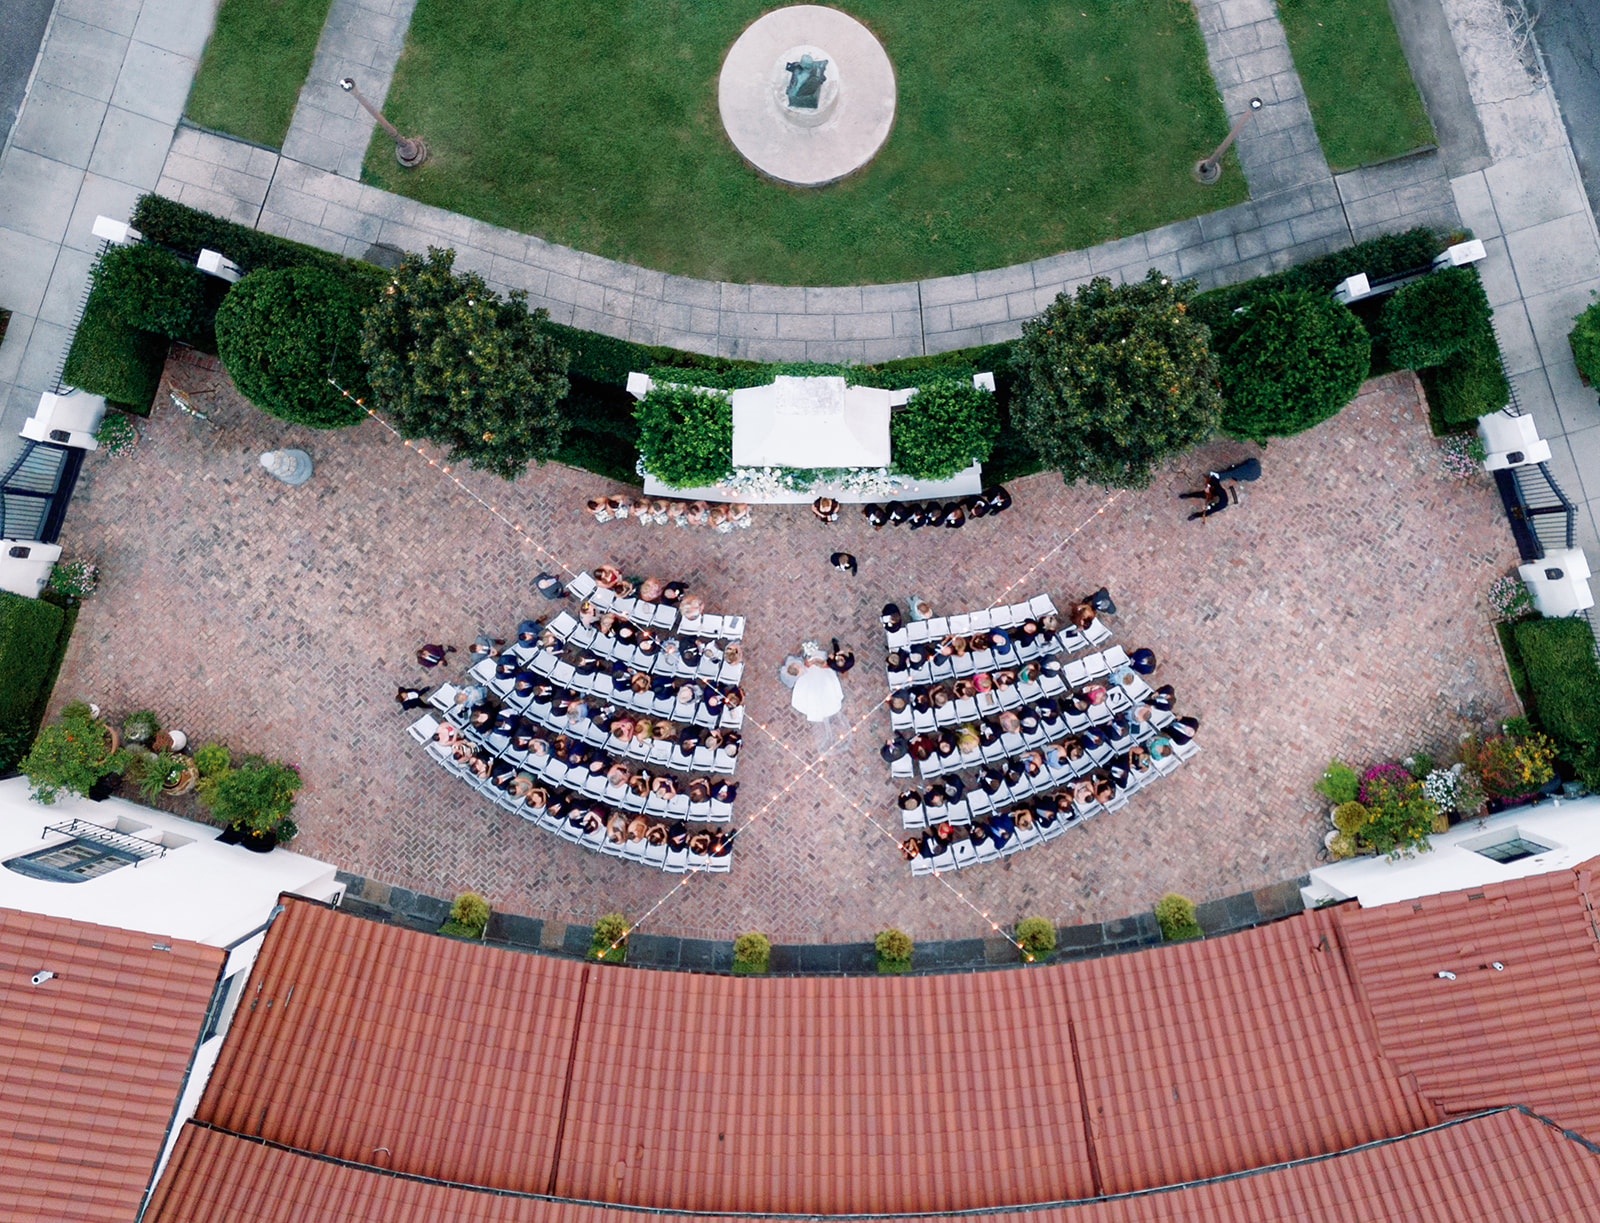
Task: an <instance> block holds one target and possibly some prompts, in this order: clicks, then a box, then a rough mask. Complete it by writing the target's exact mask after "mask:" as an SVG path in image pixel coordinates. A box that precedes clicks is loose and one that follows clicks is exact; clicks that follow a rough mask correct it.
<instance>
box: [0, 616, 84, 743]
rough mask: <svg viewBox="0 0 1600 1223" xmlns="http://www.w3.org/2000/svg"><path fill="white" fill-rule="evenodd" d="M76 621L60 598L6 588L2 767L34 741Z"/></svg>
mask: <svg viewBox="0 0 1600 1223" xmlns="http://www.w3.org/2000/svg"><path fill="white" fill-rule="evenodd" d="M71 627H72V623H71V620H70V619H69V613H67V612H66V611H64V610H63V609H61V608H59V607H57V606H56V605H55V604H54V603H46V602H44V601H43V600H41V599H29V598H24V597H23V596H22V595H17V594H12V593H11V592H10V591H9V590H0V773H6V772H9V771H10V770H11V769H12V768H13V767H15V765H16V763H17V761H19V760H21V759H22V757H23V756H24V755H25V754H26V753H27V751H28V745H29V744H30V743H32V742H33V735H34V732H35V731H36V730H37V729H38V728H39V719H40V717H41V716H42V715H43V713H44V707H45V705H46V704H47V703H48V702H49V699H50V689H51V688H52V687H53V686H54V684H55V677H56V667H57V665H58V664H59V663H60V660H61V654H62V651H63V650H65V648H66V637H67V635H68V633H69V632H70V631H71Z"/></svg>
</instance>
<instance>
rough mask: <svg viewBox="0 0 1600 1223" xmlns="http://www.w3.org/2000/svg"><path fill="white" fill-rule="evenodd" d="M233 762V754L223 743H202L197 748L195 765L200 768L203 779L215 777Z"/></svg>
mask: <svg viewBox="0 0 1600 1223" xmlns="http://www.w3.org/2000/svg"><path fill="white" fill-rule="evenodd" d="M232 762H233V756H232V755H231V754H230V753H229V751H228V749H227V748H226V747H225V746H224V745H223V744H221V743H202V744H201V745H200V746H199V747H198V748H196V749H195V753H194V767H195V768H197V769H199V770H200V777H201V779H202V780H203V779H205V778H207V777H215V776H217V774H219V773H221V772H222V771H223V770H224V769H226V768H227V767H228V765H229V764H231V763H232Z"/></svg>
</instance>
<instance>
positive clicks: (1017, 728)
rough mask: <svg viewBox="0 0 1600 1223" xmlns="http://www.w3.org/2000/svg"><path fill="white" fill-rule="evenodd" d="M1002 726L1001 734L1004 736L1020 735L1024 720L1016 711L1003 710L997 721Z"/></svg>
mask: <svg viewBox="0 0 1600 1223" xmlns="http://www.w3.org/2000/svg"><path fill="white" fill-rule="evenodd" d="M995 721H997V722H998V723H999V724H1000V733H1001V734H1003V735H1015V734H1019V733H1020V732H1021V730H1022V719H1021V718H1019V717H1018V716H1017V712H1016V710H1014V709H1003V710H1001V711H1000V716H999V717H998V718H996V719H995Z"/></svg>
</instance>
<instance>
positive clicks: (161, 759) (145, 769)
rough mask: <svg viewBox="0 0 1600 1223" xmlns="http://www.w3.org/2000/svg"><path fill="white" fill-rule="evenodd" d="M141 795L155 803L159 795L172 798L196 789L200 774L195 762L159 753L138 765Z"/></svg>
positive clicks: (185, 757)
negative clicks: (195, 785)
mask: <svg viewBox="0 0 1600 1223" xmlns="http://www.w3.org/2000/svg"><path fill="white" fill-rule="evenodd" d="M138 773H139V793H140V794H141V795H142V796H143V798H144V800H145V802H147V803H153V802H155V800H156V798H157V797H158V796H159V795H163V794H165V795H166V796H167V797H169V798H171V797H174V796H176V795H179V794H187V793H188V792H189V791H190V790H192V789H194V783H195V782H196V781H197V780H198V779H199V776H200V772H199V770H198V769H196V768H195V767H194V761H192V760H190V759H189V757H187V756H184V755H180V754H178V753H176V752H169V751H159V752H157V753H156V754H155V755H153V756H149V757H147V758H146V759H145V760H143V761H142V762H140V764H139V765H138Z"/></svg>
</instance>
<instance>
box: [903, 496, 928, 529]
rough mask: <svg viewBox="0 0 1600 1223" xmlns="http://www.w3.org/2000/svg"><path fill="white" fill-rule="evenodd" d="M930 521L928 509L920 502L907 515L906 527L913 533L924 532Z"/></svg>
mask: <svg viewBox="0 0 1600 1223" xmlns="http://www.w3.org/2000/svg"><path fill="white" fill-rule="evenodd" d="M928 521H929V516H928V507H927V506H926V505H925V504H923V503H922V502H920V501H919V502H918V503H916V504H915V505H913V506H912V507H911V509H910V511H909V512H907V514H906V526H908V527H910V528H911V529H912V530H913V531H920V530H922V528H923V527H925V526H927V525H928Z"/></svg>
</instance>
